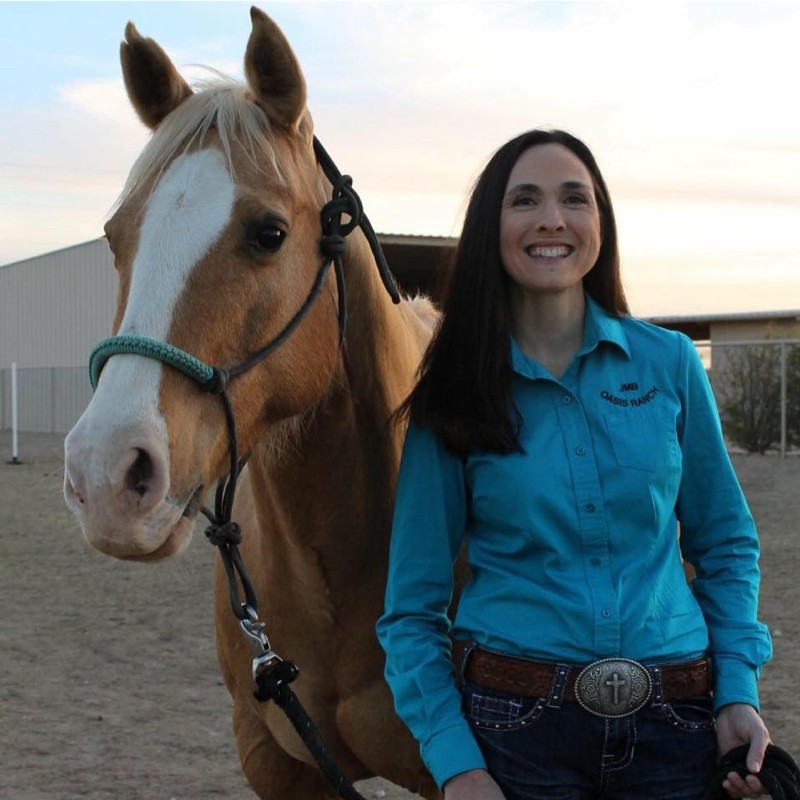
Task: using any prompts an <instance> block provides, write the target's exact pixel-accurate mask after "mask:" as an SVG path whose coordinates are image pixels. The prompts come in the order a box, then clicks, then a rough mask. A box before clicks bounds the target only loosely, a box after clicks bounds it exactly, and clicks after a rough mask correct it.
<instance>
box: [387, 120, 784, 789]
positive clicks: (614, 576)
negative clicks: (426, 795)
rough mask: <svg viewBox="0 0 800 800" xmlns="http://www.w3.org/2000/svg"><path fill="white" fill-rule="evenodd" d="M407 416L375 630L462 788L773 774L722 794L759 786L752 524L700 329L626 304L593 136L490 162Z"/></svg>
mask: <svg viewBox="0 0 800 800" xmlns="http://www.w3.org/2000/svg"><path fill="white" fill-rule="evenodd" d="M401 411H402V412H403V413H404V414H406V415H407V416H408V417H409V418H410V424H409V428H408V433H407V435H406V439H405V446H404V450H403V458H402V462H401V469H400V477H399V481H398V486H397V496H396V503H395V509H394V522H393V529H392V544H391V557H390V562H389V579H388V585H387V590H386V607H385V611H384V614H383V616H382V617H381V619H380V620H379V622H378V626H377V630H378V635H379V638H380V640H381V643H382V645H383V647H384V649H385V651H386V659H387V660H386V676H387V680H388V681H389V684H390V686H391V687H392V690H393V692H394V696H395V702H396V705H397V709H398V711H399V713H400V714H401V716H402V717H403V719H405V720H406V722H407V724H408V725H409V727H410V729H411V730H412V732H413V733H414V735H415V736H416V737H417V740H418V741H419V743H420V750H421V753H422V756H423V759H424V760H425V763H426V765H427V766H428V768H429V769H430V770H431V773H432V774H433V776H434V778H435V779H436V781H437V782H438V783H439V785H440V786H441V787H442V788H443V790H444V794H445V798H446V800H476V799H478V798H479V800H545V798H559V799H563V798H584V797H599V796H604V797H609V798H614V800H629V799H630V798H636V799H637V800H638V798H642V797H645V796H646V797H659V798H663V800H696V798H698V797H701V796H703V795H704V792H705V789H706V786H707V784H708V783H709V781H710V780H711V778H712V776H713V775H714V767H715V761H716V754H717V748H718V747H719V749H720V750H721V751H722V752H727V751H728V750H730V749H732V748H733V747H735V746H737V745H745V750H746V751H747V770H748V771H749V773H752V774H748V775H747V776H746V780H745V779H743V778H742V777H741V776H740V775H739V774H738V773H736V772H733V771H731V772H730V773H728V774H727V776H726V777H725V779H724V781H725V782H724V788H725V790H728V791H730V793H731V795H732V796H735V797H756V796H758V795H759V794H760V793H761V792H762V791H763V787H761V785H760V782H759V780H758V778H757V777H756V775H755V773H757V772H758V771H759V768H760V766H761V764H763V759H764V754H765V749H766V747H767V743H768V742H769V734H768V732H767V729H766V727H765V725H764V723H763V721H762V720H761V717H760V716H759V714H758V711H757V709H758V690H757V680H758V675H759V672H760V669H761V666H762V664H763V663H764V662H765V661H766V660H767V659H768V658H769V657H770V654H771V647H770V639H769V634H768V632H767V630H766V628H765V626H764V625H763V624H762V623H760V622H759V621H758V617H757V595H758V584H759V570H758V565H757V562H758V539H757V536H756V531H755V528H754V525H753V519H752V516H751V515H750V512H749V510H748V508H747V504H746V502H745V499H744V497H743V495H742V492H741V489H740V487H739V485H738V482H737V479H736V476H735V474H734V472H733V468H732V466H731V463H730V460H729V458H728V455H727V452H726V448H725V442H724V440H723V437H722V432H721V428H720V423H719V416H718V414H717V410H716V406H715V404H714V398H713V394H712V392H711V388H710V386H709V383H708V379H707V377H706V374H705V370H704V369H703V366H702V364H701V362H700V359H699V357H698V355H697V353H696V350H695V348H694V346H693V344H692V342H691V341H690V340H689V339H688V338H687V337H685V336H683V335H682V334H678V333H675V332H673V331H667V330H664V329H660V328H657V327H655V326H652V325H649V324H647V323H645V322H643V321H640V320H637V319H634V318H632V317H630V316H629V315H628V309H627V304H626V302H625V296H624V293H623V290H622V283H621V278H620V265H619V256H618V252H617V239H616V224H615V220H614V212H613V209H612V205H611V201H610V198H609V195H608V191H607V189H606V185H605V182H604V180H603V177H602V175H601V173H600V170H599V168H598V166H597V163H596V162H595V159H594V157H593V156H592V154H591V152H590V151H589V150H588V148H587V147H586V146H585V145H584V144H583V143H582V142H581V141H580V140H578V139H576V138H575V137H574V136H572V135H570V134H568V133H565V132H563V131H558V130H556V131H551V130H533V131H529V132H528V133H524V134H521V135H520V136H518V137H516V138H514V139H512V140H511V141H509V142H507V143H506V144H504V145H503V146H502V147H501V148H500V149H499V150H497V151H496V152H495V154H494V155H493V156H492V158H491V159H490V160H489V163H488V165H487V166H486V168H485V169H484V171H483V172H482V173H481V175H480V177H479V178H478V181H477V182H476V184H475V187H474V189H473V192H472V195H471V198H470V203H469V207H468V209H467V214H466V218H465V222H464V230H463V232H462V236H461V239H460V242H459V245H458V249H457V252H456V256H455V263H454V267H453V271H452V277H451V282H450V286H449V289H448V291H447V293H446V295H445V298H444V302H443V316H442V321H441V323H440V325H439V327H438V329H437V331H436V334H435V336H434V339H433V341H432V342H431V344H430V346H429V347H428V349H427V351H426V354H425V357H424V359H423V363H422V367H421V369H420V378H419V381H418V383H417V385H416V387H415V388H414V390H413V391H412V393H411V394H410V396H409V397H408V398H407V399H406V402H405V403H404V405H403V407H402V409H401ZM679 524H680V538H679V537H678V525H679ZM462 547H463V548H466V550H467V551H468V553H469V564H470V567H471V576H472V577H471V580H470V581H469V583H468V584H467V585H466V587H465V588H464V590H463V593H462V595H461V598H460V600H459V604H458V608H457V610H456V612H455V614H454V616H452V617H451V615H450V613H449V604H450V603H451V600H452V597H453V592H454V582H453V569H452V565H453V561H454V560H455V559H456V558H457V556H458V553H459V552H460V551H461V549H462ZM684 559H685V560H686V561H688V562H689V563H690V564H692V565H693V566H694V567H695V569H696V573H697V575H696V578H695V579H694V583H693V585H692V586H691V587H690V586H689V585H688V584H687V581H686V577H685V573H684V568H683V561H684ZM451 638H452V640H453V646H452V647H451V645H450V639H451ZM676 764H680V770H679V771H677V773H676V769H675V765H676ZM716 788H719V787H716Z"/></svg>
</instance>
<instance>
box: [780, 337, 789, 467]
mask: <svg viewBox="0 0 800 800" xmlns="http://www.w3.org/2000/svg"><path fill="white" fill-rule="evenodd" d="M787 383H788V381H787V378H786V342H781V458H786V449H787V439H788V436H787V426H788V420H787V414H786V384H787Z"/></svg>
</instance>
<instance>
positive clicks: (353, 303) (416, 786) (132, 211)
mask: <svg viewBox="0 0 800 800" xmlns="http://www.w3.org/2000/svg"><path fill="white" fill-rule="evenodd" d="M251 16H252V20H253V32H252V34H251V37H250V41H249V43H248V47H247V53H246V56H245V72H246V75H247V86H246V87H239V86H234V85H226V86H222V87H215V88H209V89H206V90H204V91H202V92H198V93H194V92H192V90H191V89H190V88H189V87H188V86H187V85H186V84H185V82H184V81H183V79H182V78H180V76H179V75H178V73H177V71H176V70H175V68H174V67H173V66H172V64H171V62H170V61H169V59H168V57H167V56H166V55H165V54H164V52H163V51H162V50H161V48H160V47H158V45H156V44H155V42H153V41H152V40H149V39H144V38H143V37H141V36H140V35H139V34H138V32H137V31H136V29H135V28H134V27H133V26H132V25H129V27H128V28H127V29H126V42H125V43H123V45H122V50H121V55H122V63H123V74H124V77H125V82H126V86H127V89H128V94H129V96H130V98H131V101H132V103H133V105H134V108H135V109H136V111H137V113H138V114H139V116H140V117H141V119H142V120H143V121H144V122H145V123H146V124H147V125H149V126H150V127H151V128H152V129H153V130H154V134H153V137H152V139H151V141H150V143H149V144H148V146H147V147H146V148H145V150H144V151H143V153H142V156H141V157H140V159H139V161H138V162H137V164H136V165H134V168H133V170H132V173H131V176H130V178H129V181H128V184H127V185H126V188H125V190H124V192H123V195H122V197H121V200H120V203H119V207H118V209H117V211H116V213H115V214H114V216H113V217H112V219H111V220H110V221H109V223H108V225H107V227H106V230H107V235H108V238H109V243H110V245H111V247H112V250H113V251H114V254H115V262H116V268H117V270H118V272H119V278H120V288H119V298H118V307H117V315H116V319H115V323H114V331H115V333H116V334H126V335H136V336H146V337H148V338H152V339H157V340H159V341H163V342H167V343H169V344H172V345H174V346H175V347H178V348H181V349H182V350H184V351H187V352H189V353H191V354H192V355H194V356H196V357H197V358H199V359H201V360H202V361H204V362H205V363H210V364H218V365H228V364H234V363H239V362H241V361H242V360H243V359H244V358H247V357H248V356H250V355H252V354H253V353H255V352H257V351H258V350H259V349H261V348H262V347H263V346H264V344H265V343H266V342H268V341H271V340H272V338H274V336H275V335H276V334H277V332H278V331H280V330H281V329H282V327H283V325H284V324H285V323H286V321H287V320H288V319H290V318H291V316H292V314H293V313H294V311H295V310H296V309H297V308H299V307H300V306H301V305H302V304H303V302H304V300H305V298H306V296H307V294H308V290H309V287H310V286H311V285H312V283H313V280H314V277H315V275H316V273H317V270H318V268H319V266H320V263H321V261H322V255H321V253H320V249H319V242H320V238H321V227H320V219H319V211H320V209H321V207H322V205H323V204H324V203H325V201H326V193H327V192H329V191H330V186H329V184H328V182H327V181H326V179H325V178H324V177H323V175H322V174H321V171H320V169H319V167H318V165H317V163H316V159H315V157H314V153H313V146H312V141H313V133H312V123H311V118H310V116H309V114H308V112H307V110H306V109H305V83H304V79H303V76H302V73H301V72H300V69H299V66H298V65H297V62H296V60H295V57H294V55H293V53H292V51H291V48H290V47H289V45H288V43H287V42H286V40H285V39H284V37H283V34H282V33H281V32H280V31H279V30H278V28H277V27H276V26H275V25H274V23H272V22H271V21H270V20H269V19H268V18H267V17H266V16H265V15H264V14H263V13H262V12H259V11H258V10H257V9H253V10H252V11H251ZM344 272H345V275H346V296H347V308H348V320H347V325H346V329H345V336H344V341H343V344H342V346H341V347H340V342H339V335H340V332H339V327H338V320H337V306H338V300H337V286H336V282H335V280H334V279H333V276H332V275H330V274H329V275H328V277H327V279H326V282H325V284H324V287H323V291H322V293H321V295H320V297H319V299H318V300H317V302H316V303H315V304H314V306H313V307H312V308H311V310H310V311H309V313H308V315H307V316H306V317H305V319H304V320H303V322H302V323H301V324H300V325H299V327H297V328H296V329H295V330H294V332H293V333H292V335H291V336H290V337H289V339H287V340H286V341H285V342H284V344H283V345H282V346H281V347H279V348H278V349H277V350H275V351H274V352H273V353H271V355H270V356H269V357H268V358H267V359H266V360H265V361H263V362H261V363H259V364H258V365H256V366H253V367H252V368H251V369H249V370H248V371H247V372H244V373H242V374H241V375H237V376H236V377H235V379H233V380H231V382H230V385H229V389H228V394H229V397H230V401H231V405H232V408H233V411H234V415H235V418H236V425H237V431H238V440H239V447H240V452H242V453H244V452H248V453H250V460H249V463H248V466H247V469H246V471H245V474H244V476H243V479H242V481H241V486H240V490H239V492H238V494H237V503H236V506H235V509H234V514H233V519H234V520H235V521H237V522H238V523H239V524H240V525H241V528H242V531H243V542H242V545H241V548H240V549H241V553H242V556H243V559H244V562H245V564H246V565H247V568H248V572H249V573H250V577H251V579H252V581H253V584H254V588H255V591H256V595H257V597H258V600H259V606H258V612H259V616H260V617H261V618H262V619H263V620H264V621H265V622H266V623H267V625H268V627H267V631H268V634H269V638H270V642H271V644H272V646H273V648H274V649H275V650H276V652H278V653H280V654H281V655H284V656H286V657H287V658H290V659H292V660H293V661H294V662H295V663H297V664H298V666H299V667H300V670H301V672H300V677H299V678H298V679H297V680H296V681H295V683H294V684H293V689H294V690H295V692H296V694H297V695H298V697H299V698H300V700H301V702H302V703H303V705H304V706H305V707H306V709H307V711H308V712H309V714H310V715H311V717H312V718H313V719H314V721H315V723H316V724H317V726H318V727H319V729H320V732H321V734H322V737H323V739H324V740H325V741H326V744H327V745H328V747H329V749H330V751H331V753H332V754H333V755H334V757H335V758H336V759H337V761H338V762H339V763H340V765H341V767H342V768H343V770H344V771H345V773H346V774H347V775H348V777H349V778H350V779H351V780H357V779H360V778H363V777H367V776H368V775H373V774H379V775H383V776H384V777H387V778H389V779H390V780H393V781H394V782H396V783H399V784H400V785H403V786H406V787H407V788H410V789H412V790H414V791H419V792H422V793H424V794H425V795H426V796H429V797H435V796H438V794H437V792H436V791H435V789H434V788H433V787H432V784H431V783H430V780H429V778H428V776H427V773H426V772H425V770H424V768H423V767H422V765H421V762H420V760H419V755H418V751H417V746H416V744H415V743H414V742H413V740H412V738H411V736H410V734H409V733H408V731H407V730H406V729H405V727H404V726H403V725H402V723H401V722H400V721H399V719H398V718H397V717H396V715H395V714H394V711H393V708H392V701H391V697H390V693H389V690H388V688H387V686H386V684H385V683H384V681H383V655H382V653H381V651H380V648H379V645H378V643H377V640H376V638H375V635H374V623H375V620H376V619H377V617H378V615H379V614H380V611H381V608H382V603H383V591H384V582H385V576H386V564H387V558H388V539H389V529H390V521H391V502H392V499H393V488H394V481H395V478H396V473H397V468H398V462H399V453H400V448H401V442H402V435H403V431H402V430H401V429H400V428H399V427H398V426H397V425H395V424H394V423H393V422H390V416H391V412H392V411H393V409H394V408H396V406H397V405H398V404H399V403H400V401H401V400H402V399H403V398H404V397H405V395H406V394H407V392H408V391H409V390H410V388H411V385H412V382H413V379H414V375H415V372H416V368H417V365H418V363H419V358H420V356H421V353H422V351H423V349H424V347H425V345H426V343H427V340H428V337H429V335H430V332H431V326H432V322H433V318H434V315H433V312H432V310H431V308H430V306H429V305H427V306H426V305H425V304H424V303H420V302H417V303H416V304H415V303H412V302H409V301H404V302H402V303H401V304H400V305H399V306H393V305H392V303H391V301H390V299H389V297H388V295H387V294H386V293H385V291H384V289H383V286H382V285H381V282H380V280H379V277H378V271H377V268H376V266H375V262H374V259H373V258H372V256H371V254H370V251H369V247H368V244H367V242H366V239H365V238H364V237H363V236H362V234H361V233H360V232H358V231H355V232H354V233H353V234H352V235H351V236H350V239H349V249H348V252H347V253H346V255H345V257H344ZM228 446H229V442H228V439H227V433H226V426H225V421H224V417H223V414H222V411H221V409H220V404H219V402H218V400H217V398H216V397H215V396H214V395H211V394H207V393H204V392H203V391H201V390H200V388H199V387H198V386H197V385H196V384H195V383H194V382H193V381H192V380H190V379H189V378H188V377H186V376H185V375H183V374H182V373H180V372H178V371H176V370H174V369H171V368H168V367H165V366H163V365H162V364H160V363H157V362H155V361H150V360H148V359H145V358H141V357H139V356H136V355H116V356H114V357H113V358H111V359H110V360H109V361H108V363H107V364H106V365H105V367H104V369H103V372H102V375H101V377H100V381H99V383H98V386H97V391H96V393H95V395H94V398H93V400H92V402H91V403H90V405H89V407H88V408H87V410H86V412H85V413H84V415H83V416H82V417H81V419H80V420H79V421H78V423H77V424H76V426H75V428H74V429H73V430H72V431H71V432H70V434H69V436H68V437H67V440H66V443H65V455H66V459H65V460H66V469H65V497H66V499H67V502H68V504H69V506H70V507H71V509H72V510H73V511H74V512H75V514H76V515H77V516H78V518H79V520H80V522H81V525H82V527H83V530H84V535H85V536H86V538H87V540H88V541H89V542H90V543H91V544H92V545H93V546H95V547H97V548H98V549H100V550H101V551H103V552H105V553H107V554H109V555H112V556H115V557H118V558H125V559H137V560H144V561H149V560H156V559H160V558H166V557H170V556H172V555H174V554H176V553H178V552H180V551H181V550H182V549H183V548H184V547H185V546H186V544H187V543H188V540H189V538H190V535H191V529H192V522H193V519H194V517H195V516H196V514H197V512H198V510H199V506H200V502H201V500H202V497H203V495H204V494H205V493H206V492H207V489H208V487H209V486H211V485H213V484H214V482H216V481H217V480H218V479H220V478H221V477H222V476H223V475H224V474H225V472H226V468H227V465H228V457H229V456H228ZM215 601H216V611H215V621H216V628H217V648H218V655H219V661H220V666H221V670H222V674H223V677H224V680H225V683H226V685H227V687H228V689H229V691H230V692H231V695H232V697H233V705H234V712H233V716H234V730H235V734H236V738H237V745H238V748H239V754H240V758H241V762H242V765H243V768H244V771H245V774H246V776H247V778H248V780H249V781H250V783H251V785H252V786H253V788H254V789H255V790H256V792H257V793H258V794H259V796H261V797H265V798H278V797H280V798H286V800H292V798H297V800H300V798H302V799H303V800H307V799H309V798H332V797H334V796H335V795H334V793H333V790H332V789H329V788H328V787H327V786H326V784H325V783H324V781H323V779H322V777H321V776H320V774H319V773H318V771H317V770H316V768H315V767H313V765H312V761H311V757H310V755H309V754H308V752H307V751H306V749H305V747H304V745H303V744H302V743H301V741H300V739H299V737H298V736H297V735H296V733H295V732H294V730H293V729H292V728H291V726H290V725H289V723H288V722H287V721H286V720H285V719H284V718H283V715H282V712H281V711H280V710H279V709H278V708H277V707H276V706H275V705H274V704H272V703H264V704H259V703H258V702H257V701H256V700H255V699H254V698H253V696H252V692H253V688H254V685H253V679H252V674H251V659H252V654H251V652H250V649H249V646H248V644H247V642H246V640H245V638H244V637H243V635H242V631H241V629H240V627H239V624H238V620H237V619H236V618H235V617H234V616H233V614H232V613H231V611H230V606H229V599H228V588H227V583H226V580H225V576H224V574H223V571H222V570H221V569H218V571H217V576H216V581H215Z"/></svg>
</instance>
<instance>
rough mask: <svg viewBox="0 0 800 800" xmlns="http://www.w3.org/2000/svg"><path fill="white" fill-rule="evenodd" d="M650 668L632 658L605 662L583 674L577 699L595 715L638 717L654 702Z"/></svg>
mask: <svg viewBox="0 0 800 800" xmlns="http://www.w3.org/2000/svg"><path fill="white" fill-rule="evenodd" d="M652 693H653V681H652V678H651V677H650V673H649V672H648V671H647V668H646V667H644V666H642V665H641V664H640V663H639V662H638V661H633V660H631V659H630V658H601V659H600V660H599V661H595V662H594V663H592V664H589V666H588V667H585V668H584V669H583V670H581V673H580V675H578V678H577V680H576V681H575V699H576V700H577V701H578V702H579V703H580V705H581V706H582V707H583V708H585V709H586V710H587V711H588V712H590V713H591V714H596V715H597V716H598V717H607V718H610V719H614V718H616V717H627V716H628V715H629V714H634V713H635V712H637V711H638V710H639V709H640V708H642V707H644V705H645V703H647V701H648V700H649V699H650V695H651V694H652Z"/></svg>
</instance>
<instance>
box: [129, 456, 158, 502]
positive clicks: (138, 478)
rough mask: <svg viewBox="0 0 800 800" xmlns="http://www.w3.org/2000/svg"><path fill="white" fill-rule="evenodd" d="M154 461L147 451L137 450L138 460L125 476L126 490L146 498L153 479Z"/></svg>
mask: <svg viewBox="0 0 800 800" xmlns="http://www.w3.org/2000/svg"><path fill="white" fill-rule="evenodd" d="M153 471H154V470H153V460H152V459H151V458H150V456H149V455H148V453H147V451H146V450H142V449H140V448H136V459H135V461H134V462H133V464H131V466H130V468H129V469H128V472H127V473H126V474H125V488H126V489H128V490H129V491H131V492H135V493H136V494H138V495H139V497H144V496H145V494H147V491H148V489H149V488H150V485H151V482H152V479H153Z"/></svg>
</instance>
